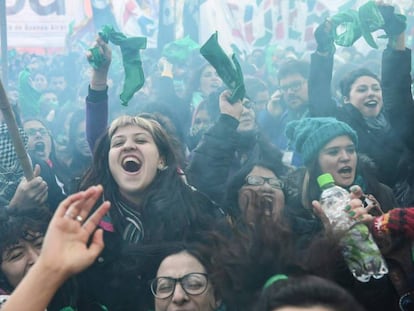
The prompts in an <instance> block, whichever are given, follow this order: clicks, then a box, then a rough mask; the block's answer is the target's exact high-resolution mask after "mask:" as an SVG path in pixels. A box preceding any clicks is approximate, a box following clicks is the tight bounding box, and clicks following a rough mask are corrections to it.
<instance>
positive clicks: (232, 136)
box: [186, 91, 243, 203]
mask: <svg viewBox="0 0 414 311" xmlns="http://www.w3.org/2000/svg"><path fill="white" fill-rule="evenodd" d="M229 97H230V91H224V92H223V93H222V94H221V95H220V112H221V114H220V117H219V118H218V120H217V122H216V123H215V124H214V125H213V126H212V127H211V128H210V129H209V130H207V132H206V133H205V134H204V136H203V138H202V140H201V142H200V143H199V145H198V146H197V148H196V149H195V150H194V154H193V157H192V158H191V161H190V164H189V166H188V169H187V171H186V173H187V176H188V180H189V182H190V184H192V185H194V186H195V187H197V188H198V190H200V191H201V192H203V193H205V194H207V195H208V196H209V198H210V199H211V200H213V201H215V202H216V203H221V200H222V198H223V194H224V191H225V185H226V182H227V179H228V176H229V172H230V168H231V165H232V163H233V161H234V158H235V152H236V148H237V127H238V125H239V118H240V116H241V113H242V110H243V106H242V103H241V101H238V102H236V103H234V104H230V103H229V101H228V99H229Z"/></svg>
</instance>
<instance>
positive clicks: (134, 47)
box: [91, 25, 147, 106]
mask: <svg viewBox="0 0 414 311" xmlns="http://www.w3.org/2000/svg"><path fill="white" fill-rule="evenodd" d="M99 36H100V37H101V38H102V40H104V41H105V42H107V43H108V42H111V43H113V44H115V45H118V46H119V47H120V48H121V54H122V64H123V66H124V72H125V78H124V85H123V89H122V93H121V95H120V96H119V98H120V99H121V103H122V105H123V106H128V102H129V100H130V99H131V98H132V96H134V94H135V93H136V92H137V91H138V90H139V89H141V87H142V86H143V85H144V82H145V78H144V71H143V69H142V62H141V55H140V50H141V49H145V48H146V47H147V38H145V37H130V38H128V37H127V36H125V35H124V34H123V33H121V32H117V31H115V30H114V28H113V27H112V26H110V25H104V26H103V27H102V30H101V31H100V32H99ZM91 52H92V62H93V64H92V63H91V64H92V66H97V67H94V68H99V66H101V65H102V64H103V62H104V61H105V59H104V57H103V56H102V55H101V54H100V53H99V50H95V48H93V49H91ZM96 52H98V53H96ZM95 54H99V56H96V55H95ZM95 56H96V57H95Z"/></svg>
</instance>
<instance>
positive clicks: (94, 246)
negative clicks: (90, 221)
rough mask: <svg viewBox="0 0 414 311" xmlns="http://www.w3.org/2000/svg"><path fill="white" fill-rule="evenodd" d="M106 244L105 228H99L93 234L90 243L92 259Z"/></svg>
mask: <svg viewBox="0 0 414 311" xmlns="http://www.w3.org/2000/svg"><path fill="white" fill-rule="evenodd" d="M104 246H105V245H104V240H103V230H102V229H98V230H96V231H95V233H94V234H93V237H92V241H91V244H90V245H89V256H90V258H91V259H92V261H93V260H95V258H96V257H97V256H98V255H99V254H100V253H101V252H102V250H103V248H104Z"/></svg>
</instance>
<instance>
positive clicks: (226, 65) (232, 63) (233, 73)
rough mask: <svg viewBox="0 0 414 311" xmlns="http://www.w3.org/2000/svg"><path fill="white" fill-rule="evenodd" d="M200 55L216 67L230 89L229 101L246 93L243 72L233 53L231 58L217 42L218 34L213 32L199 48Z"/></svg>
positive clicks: (237, 98) (240, 97)
mask: <svg viewBox="0 0 414 311" xmlns="http://www.w3.org/2000/svg"><path fill="white" fill-rule="evenodd" d="M200 53H201V55H203V57H204V58H205V59H206V60H207V61H208V62H209V63H210V65H211V66H213V67H214V69H216V71H217V74H218V76H219V77H220V78H221V80H223V82H224V84H225V85H226V86H227V87H228V88H229V89H230V90H231V92H232V95H231V97H230V99H229V102H230V103H235V102H236V101H238V100H241V99H243V98H244V97H245V95H246V89H245V87H244V80H243V72H242V70H241V66H240V64H239V62H238V60H237V58H236V56H235V55H234V54H233V55H232V57H231V59H230V58H229V57H228V56H227V55H226V53H225V52H224V51H223V49H222V48H221V46H220V45H219V43H218V34H217V32H215V33H214V34H213V35H212V36H211V37H210V38H209V39H208V40H207V42H206V43H204V45H203V46H202V47H201V49H200Z"/></svg>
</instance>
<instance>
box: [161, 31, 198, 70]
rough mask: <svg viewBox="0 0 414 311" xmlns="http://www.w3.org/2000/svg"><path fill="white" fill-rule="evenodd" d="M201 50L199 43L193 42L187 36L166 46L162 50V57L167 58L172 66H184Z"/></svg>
mask: <svg viewBox="0 0 414 311" xmlns="http://www.w3.org/2000/svg"><path fill="white" fill-rule="evenodd" d="M199 48H200V46H199V45H198V43H196V42H194V41H193V40H191V38H190V37H189V36H185V37H184V38H182V39H178V40H175V41H173V42H170V43H168V44H166V45H165V46H164V48H163V49H162V56H165V57H166V58H167V60H168V61H169V62H170V63H172V64H182V63H185V61H186V60H187V59H188V58H189V56H190V55H191V53H192V52H193V51H195V50H197V49H199Z"/></svg>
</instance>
